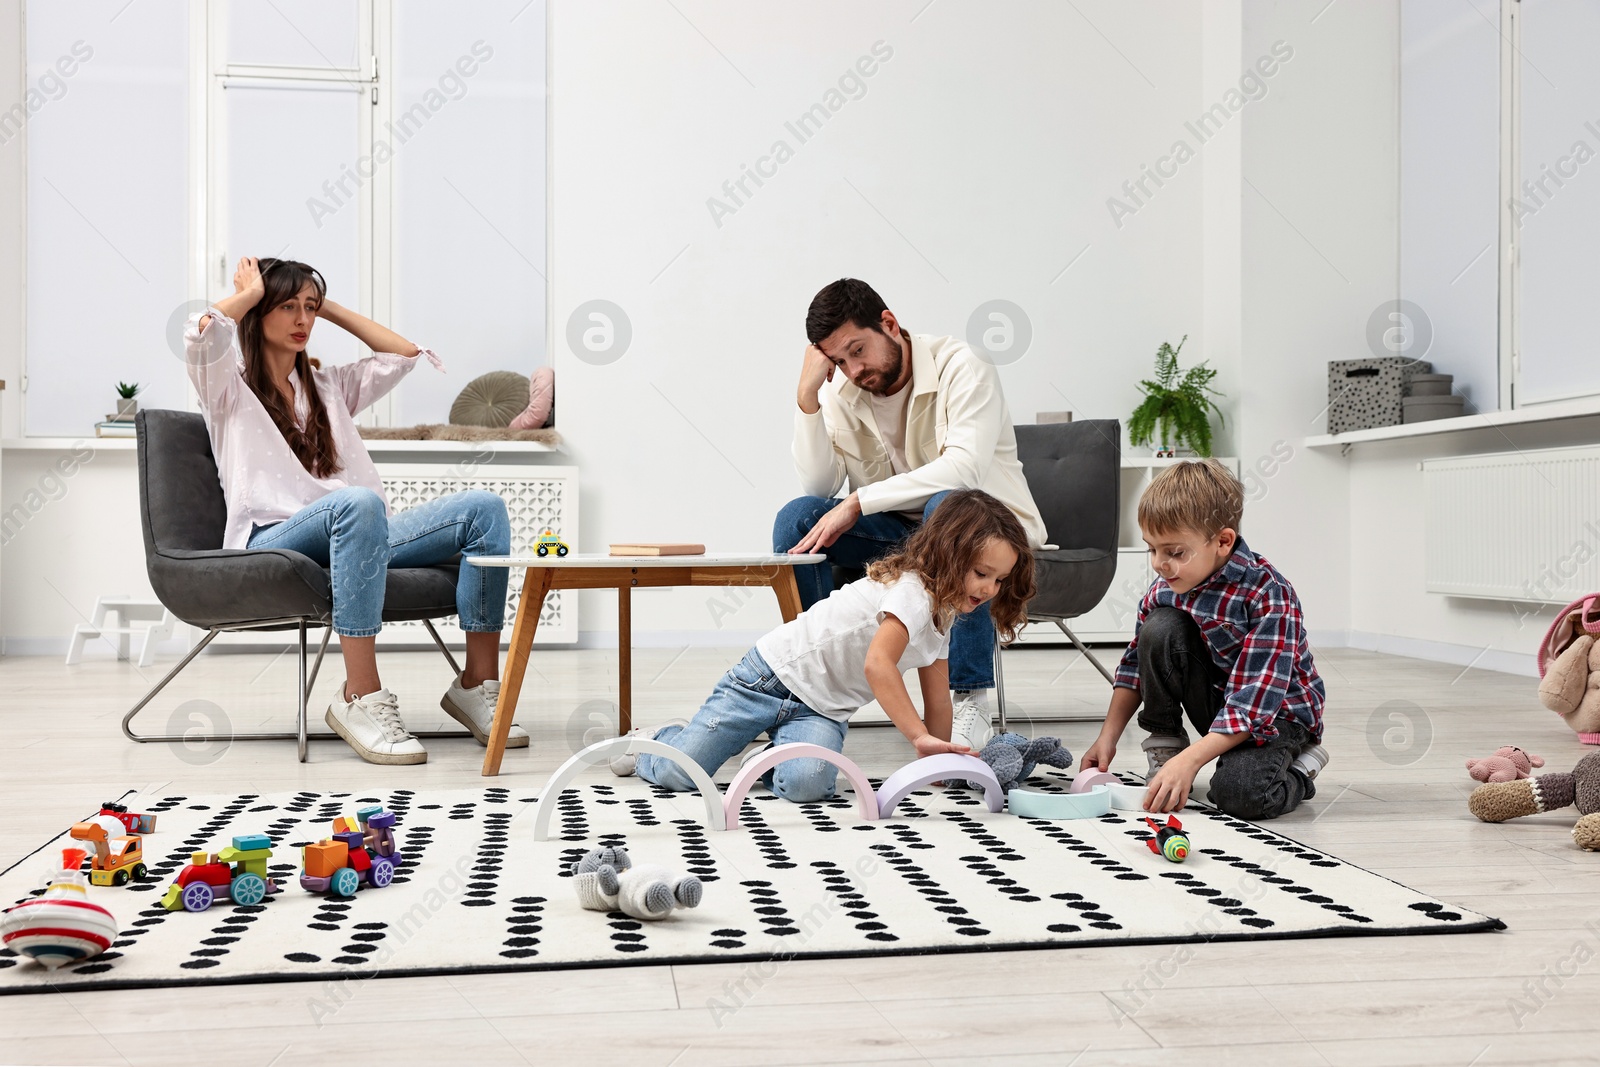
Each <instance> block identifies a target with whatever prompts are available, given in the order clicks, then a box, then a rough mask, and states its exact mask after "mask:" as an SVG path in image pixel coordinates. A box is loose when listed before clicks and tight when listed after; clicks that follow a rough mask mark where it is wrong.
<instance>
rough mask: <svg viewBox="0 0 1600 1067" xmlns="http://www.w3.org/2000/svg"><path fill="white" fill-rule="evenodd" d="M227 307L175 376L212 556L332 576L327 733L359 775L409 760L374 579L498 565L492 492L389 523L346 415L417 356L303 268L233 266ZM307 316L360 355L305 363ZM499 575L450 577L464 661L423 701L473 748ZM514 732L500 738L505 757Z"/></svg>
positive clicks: (519, 734) (437, 503)
mask: <svg viewBox="0 0 1600 1067" xmlns="http://www.w3.org/2000/svg"><path fill="white" fill-rule="evenodd" d="M233 288H234V293H233V295H232V296H230V297H228V298H226V299H224V300H219V301H217V302H216V303H215V304H213V305H211V306H210V307H208V308H207V309H206V310H205V312H204V313H203V314H200V315H196V316H194V317H193V318H191V319H190V320H189V323H188V327H187V329H186V330H185V331H184V342H185V348H186V350H187V356H188V365H189V379H190V380H191V381H192V382H194V387H195V389H196V390H197V391H198V392H199V394H200V407H201V410H202V411H203V412H204V413H205V419H206V425H207V427H208V428H209V430H210V434H211V451H212V453H213V455H215V456H216V460H217V471H218V473H219V474H220V476H221V479H222V491H223V495H224V496H225V497H226V498H227V504H228V527H227V532H226V534H225V535H224V538H223V544H222V547H223V548H259V549H265V548H282V549H288V550H290V551H294V552H299V553H302V554H304V555H306V556H309V557H311V558H312V559H313V560H315V561H316V562H317V563H319V564H321V565H322V566H324V567H327V568H329V570H330V571H331V572H332V589H333V629H334V631H335V632H336V633H337V634H338V635H339V648H340V651H341V653H342V654H343V656H344V663H345V669H346V672H347V675H348V677H347V678H346V680H345V682H344V685H343V686H342V687H341V689H340V690H339V694H338V696H337V697H336V698H335V699H334V701H333V703H331V704H330V705H329V706H328V714H327V716H326V719H327V723H328V725H329V726H330V727H332V728H333V730H334V732H335V733H337V734H338V735H339V736H340V737H342V738H344V739H345V740H346V741H348V742H349V743H350V747H352V748H354V749H355V750H356V752H358V753H359V754H360V755H361V758H362V759H364V760H367V761H368V762H371V763H386V764H398V763H425V762H427V759H428V753H427V751H426V750H425V749H424V748H423V747H422V742H421V741H418V740H417V739H416V738H415V737H413V736H412V735H411V732H410V731H409V730H407V729H406V726H405V722H404V721H403V720H402V719H401V718H400V703H399V700H398V699H397V698H396V697H395V695H394V694H393V693H391V692H390V691H389V690H388V689H385V688H384V686H383V682H382V681H381V680H380V679H379V678H378V660H377V655H376V651H375V649H374V647H373V646H374V643H375V640H376V635H377V633H378V631H379V630H380V629H381V628H382V626H383V623H382V614H383V594H384V583H385V579H386V574H387V569H388V568H389V567H390V566H391V565H392V566H396V567H424V566H428V565H430V564H436V563H443V562H445V561H447V560H450V559H453V558H454V557H455V556H456V555H458V554H460V555H489V556H493V555H505V554H507V553H509V552H510V551H511V524H510V520H509V519H508V518H507V516H506V505H505V501H503V500H501V499H500V497H498V496H496V495H495V494H493V493H486V492H481V491H471V492H465V493H452V494H451V495H449V496H445V497H440V498H439V499H438V500H434V501H431V502H429V503H427V504H423V505H421V506H419V507H415V508H412V509H411V510H409V511H403V512H399V513H398V514H392V513H390V511H389V506H388V503H387V501H386V500H385V498H384V495H383V483H382V482H381V481H380V480H379V478H378V471H377V468H376V467H375V466H373V463H372V457H371V456H370V455H368V454H367V449H366V446H365V445H363V444H362V443H361V437H360V435H359V434H358V433H357V431H356V423H355V416H356V415H357V414H358V413H359V412H360V411H361V410H362V409H363V408H365V407H367V405H369V404H371V403H372V402H373V401H375V400H377V399H378V398H379V397H381V396H383V395H384V394H385V393H387V392H388V391H389V390H391V389H393V388H394V387H395V386H396V385H397V384H399V382H400V379H401V378H403V377H405V376H406V375H407V374H408V373H410V371H411V368H412V367H414V366H415V365H416V362H417V357H418V356H419V355H426V356H427V357H428V360H429V361H430V362H431V363H433V365H434V366H435V367H437V368H438V369H439V370H443V369H444V365H443V364H442V363H440V362H439V357H438V356H436V355H435V354H434V353H433V352H432V351H431V350H429V349H425V348H418V347H417V346H416V345H414V344H412V343H411V342H409V341H407V340H406V339H405V338H403V337H401V336H400V335H399V334H397V333H395V332H394V331H393V330H390V329H386V328H385V327H383V326H379V325H378V324H377V323H375V322H373V321H372V320H371V319H369V318H366V317H365V316H362V315H359V314H357V313H356V312H354V311H351V310H349V309H348V308H344V307H340V306H339V305H338V304H335V303H334V302H333V301H331V300H329V299H327V286H326V285H325V284H324V282H323V280H322V275H320V274H318V273H317V272H316V271H315V270H313V269H312V268H311V267H308V266H306V265H305V264H304V263H296V262H293V261H290V260H279V259H270V258H269V259H261V260H257V259H253V258H250V257H248V256H247V257H245V258H244V259H241V260H239V266H238V268H237V269H236V270H235V271H234V274H233ZM318 319H327V320H328V321H329V322H331V323H333V324H334V325H335V326H338V327H340V328H341V329H344V330H347V331H349V332H350V333H351V334H353V335H354V336H355V337H356V338H357V339H358V340H360V341H361V342H362V343H363V344H365V345H366V346H367V347H368V348H370V349H371V350H372V351H373V353H374V354H373V355H370V356H367V357H366V358H365V359H360V360H357V361H356V362H354V363H349V364H345V365H343V366H339V367H331V368H328V369H323V367H322V365H321V363H319V362H318V361H316V360H314V359H311V358H310V357H309V356H307V355H306V342H307V341H309V340H310V338H311V328H312V326H313V325H315V323H316V321H317V320H318ZM507 576H508V575H507V572H506V571H505V570H503V569H499V568H490V569H480V568H478V567H473V566H471V565H469V564H466V563H463V564H462V565H461V570H460V577H459V578H458V579H457V583H456V608H457V612H458V615H459V617H460V622H461V629H462V630H464V631H465V632H466V635H467V662H466V666H465V668H463V670H462V673H461V675H460V676H458V677H457V678H456V679H455V680H454V681H453V682H452V683H451V684H450V688H449V689H448V690H447V691H446V692H445V695H444V696H443V698H441V700H440V701H439V703H440V705H441V706H442V707H443V708H444V710H445V711H446V713H448V714H449V715H450V717H451V718H453V719H455V720H456V721H457V722H460V723H461V724H462V725H464V726H466V727H467V729H468V730H470V731H472V734H473V736H474V737H476V738H477V739H478V742H479V743H480V744H486V743H487V741H488V736H489V725H490V722H491V721H492V720H493V717H494V708H495V704H496V702H497V701H498V699H499V693H500V682H499V681H498V679H499V657H500V631H501V629H502V628H503V627H504V625H505V606H506V579H507ZM527 743H528V735H527V733H526V732H525V731H523V730H522V729H521V728H520V727H517V726H512V727H511V738H510V740H509V741H508V742H507V744H508V746H510V747H524V746H526V745H527Z"/></svg>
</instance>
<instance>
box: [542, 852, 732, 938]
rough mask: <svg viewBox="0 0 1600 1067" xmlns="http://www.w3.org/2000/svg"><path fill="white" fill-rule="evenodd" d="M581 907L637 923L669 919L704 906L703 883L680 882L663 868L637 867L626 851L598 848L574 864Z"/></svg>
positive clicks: (691, 878) (680, 880)
mask: <svg viewBox="0 0 1600 1067" xmlns="http://www.w3.org/2000/svg"><path fill="white" fill-rule="evenodd" d="M571 870H572V878H573V888H574V889H575V890H576V891H577V893H578V903H579V904H581V905H583V906H584V907H585V908H588V909H589V910H590V911H620V912H622V913H623V914H624V915H628V916H630V917H632V918H635V919H648V920H655V919H665V918H666V917H667V916H668V915H671V914H672V911H673V909H674V908H696V907H699V906H700V897H701V894H702V891H703V887H702V886H701V883H700V879H698V878H695V877H692V876H691V877H685V878H679V877H676V876H675V875H673V874H672V873H671V872H670V871H668V870H667V869H666V868H665V867H662V866H660V865H659V864H653V863H649V864H642V865H640V866H637V867H635V866H634V865H633V860H632V859H631V858H630V857H629V856H628V852H627V850H626V849H622V848H597V849H594V850H592V851H590V852H589V853H588V854H586V855H585V856H584V857H583V858H582V859H580V860H578V861H576V862H575V863H573V864H572V867H571Z"/></svg>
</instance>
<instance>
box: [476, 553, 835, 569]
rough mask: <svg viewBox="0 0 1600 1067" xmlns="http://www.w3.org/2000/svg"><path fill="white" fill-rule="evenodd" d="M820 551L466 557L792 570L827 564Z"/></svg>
mask: <svg viewBox="0 0 1600 1067" xmlns="http://www.w3.org/2000/svg"><path fill="white" fill-rule="evenodd" d="M827 561H828V557H827V556H825V555H823V554H821V553H820V552H810V553H806V554H804V555H790V554H788V553H787V552H784V553H778V554H776V555H775V554H773V553H770V552H761V553H748V552H744V553H741V552H706V553H702V554H700V555H697V556H612V555H606V554H602V553H599V552H593V553H588V554H583V553H578V552H572V553H569V554H568V555H565V556H558V555H556V554H555V553H554V552H552V553H550V554H549V555H548V556H535V555H533V554H531V553H530V554H529V555H526V556H468V557H467V562H468V563H470V564H472V565H473V566H475V567H587V568H591V569H593V568H615V567H793V566H798V565H800V564H804V563H826V562H827Z"/></svg>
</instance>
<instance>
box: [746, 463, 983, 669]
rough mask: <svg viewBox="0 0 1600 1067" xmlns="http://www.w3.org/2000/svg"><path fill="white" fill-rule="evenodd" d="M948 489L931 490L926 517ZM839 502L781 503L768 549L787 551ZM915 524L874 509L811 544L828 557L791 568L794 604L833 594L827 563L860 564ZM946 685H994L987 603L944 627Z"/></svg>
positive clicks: (903, 536)
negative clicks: (827, 539)
mask: <svg viewBox="0 0 1600 1067" xmlns="http://www.w3.org/2000/svg"><path fill="white" fill-rule="evenodd" d="M949 495H950V494H949V492H943V493H936V494H934V496H932V497H930V498H929V500H928V503H927V505H926V506H925V507H923V509H922V518H923V521H924V522H926V521H927V519H928V516H930V515H932V514H933V512H934V509H935V508H937V507H938V506H939V504H940V503H941V502H942V501H943V500H944V498H945V497H947V496H949ZM841 503H843V501H840V500H829V499H828V498H827V497H821V496H802V497H796V498H795V499H794V500H791V501H789V502H788V503H787V504H785V505H784V506H783V508H782V510H780V511H779V512H778V518H777V520H776V521H775V522H773V524H772V550H773V551H774V552H787V551H789V549H791V548H793V547H794V546H795V545H797V544H799V543H800V539H801V538H802V537H804V536H805V535H806V534H808V533H810V532H811V527H813V526H815V525H816V524H817V520H818V519H820V518H822V516H824V515H826V514H827V513H828V512H829V511H831V510H832V509H833V508H835V507H837V506H838V505H839V504H841ZM916 528H917V524H916V523H914V522H911V521H909V520H907V519H904V518H901V517H900V516H899V515H894V514H890V513H889V512H880V513H879V514H877V515H863V516H861V517H860V518H859V519H857V520H856V524H855V525H854V526H852V527H850V529H848V530H846V531H845V532H844V533H843V534H841V535H840V537H839V539H838V540H837V541H835V542H834V543H833V544H832V545H830V546H828V547H827V548H820V549H817V551H818V552H821V553H824V554H825V555H827V557H828V562H827V563H811V564H806V565H804V566H800V567H796V568H794V580H795V581H796V582H797V583H798V584H799V586H800V607H801V609H802V610H804V609H806V608H809V607H811V605H813V604H815V603H816V602H817V601H819V600H826V599H827V598H828V597H829V596H831V595H832V594H833V572H832V570H831V568H832V567H833V566H839V567H850V568H855V569H861V568H865V567H866V565H867V564H868V563H871V562H872V561H873V560H875V559H877V558H878V557H879V556H885V555H888V554H889V552H890V550H891V549H893V548H894V547H895V546H896V545H897V544H899V543H900V542H901V541H904V540H905V539H906V535H907V534H909V533H911V531H912V530H915V529H916ZM950 688H951V689H992V688H994V622H993V620H991V619H990V618H989V605H988V604H985V605H983V606H982V607H981V608H978V609H977V610H976V611H972V612H968V613H967V614H965V615H958V616H957V617H956V624H955V626H954V627H952V628H951V631H950Z"/></svg>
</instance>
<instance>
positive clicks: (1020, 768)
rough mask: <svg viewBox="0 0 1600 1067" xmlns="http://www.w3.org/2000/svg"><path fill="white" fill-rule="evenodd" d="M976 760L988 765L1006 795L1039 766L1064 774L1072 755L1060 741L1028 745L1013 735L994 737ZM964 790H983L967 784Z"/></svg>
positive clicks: (1047, 739)
mask: <svg viewBox="0 0 1600 1067" xmlns="http://www.w3.org/2000/svg"><path fill="white" fill-rule="evenodd" d="M978 758H979V759H981V760H983V762H985V763H987V764H988V765H989V767H990V769H991V770H993V771H994V776H995V777H996V778H998V779H999V780H1000V788H1001V789H1004V790H1006V791H1007V792H1009V791H1010V790H1011V787H1012V786H1014V785H1016V784H1017V783H1018V782H1022V781H1025V780H1026V779H1027V777H1028V776H1029V775H1030V774H1032V773H1033V770H1034V768H1035V767H1037V766H1038V765H1039V764H1041V763H1042V764H1044V765H1045V766H1046V767H1060V768H1062V769H1063V770H1065V769H1066V768H1068V767H1070V766H1072V753H1071V752H1068V751H1067V750H1066V749H1065V748H1062V747H1061V739H1060V738H1059V737H1036V738H1034V739H1032V740H1031V741H1030V740H1029V739H1028V738H1026V737H1023V736H1022V735H1021V734H1013V733H1004V734H997V735H995V738H994V740H993V741H990V742H989V743H988V744H987V745H984V746H983V751H982V752H979V753H978ZM967 788H968V789H982V788H983V786H982V784H981V783H978V782H968V783H967Z"/></svg>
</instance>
